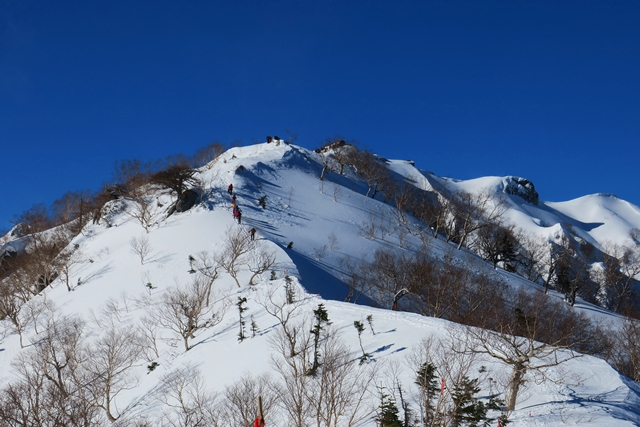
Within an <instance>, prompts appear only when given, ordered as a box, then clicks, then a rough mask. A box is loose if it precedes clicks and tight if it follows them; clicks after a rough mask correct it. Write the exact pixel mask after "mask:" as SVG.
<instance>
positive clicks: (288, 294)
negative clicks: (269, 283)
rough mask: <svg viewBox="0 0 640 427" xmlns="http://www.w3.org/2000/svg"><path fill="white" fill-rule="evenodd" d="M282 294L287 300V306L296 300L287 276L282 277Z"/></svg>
mask: <svg viewBox="0 0 640 427" xmlns="http://www.w3.org/2000/svg"><path fill="white" fill-rule="evenodd" d="M284 293H285V297H286V299H287V304H293V303H294V302H295V300H296V294H295V290H294V289H293V279H291V277H289V276H284Z"/></svg>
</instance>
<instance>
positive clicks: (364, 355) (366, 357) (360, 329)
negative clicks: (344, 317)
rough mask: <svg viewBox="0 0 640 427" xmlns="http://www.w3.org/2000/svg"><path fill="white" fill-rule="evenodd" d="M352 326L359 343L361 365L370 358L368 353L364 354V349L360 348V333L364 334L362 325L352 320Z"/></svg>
mask: <svg viewBox="0 0 640 427" xmlns="http://www.w3.org/2000/svg"><path fill="white" fill-rule="evenodd" d="M353 326H354V327H355V328H356V331H358V341H359V342H360V349H361V350H362V357H360V364H361V365H362V364H363V363H364V362H366V361H367V360H369V358H370V357H371V355H370V354H369V353H365V351H364V347H362V333H363V332H364V324H363V323H362V322H360V321H358V320H354V321H353Z"/></svg>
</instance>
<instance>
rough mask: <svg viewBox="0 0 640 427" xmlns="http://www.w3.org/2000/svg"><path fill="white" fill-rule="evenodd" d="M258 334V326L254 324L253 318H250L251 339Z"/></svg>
mask: <svg viewBox="0 0 640 427" xmlns="http://www.w3.org/2000/svg"><path fill="white" fill-rule="evenodd" d="M258 332H260V329H258V324H257V323H256V321H255V319H254V318H253V316H251V338H255V336H256V335H257V334H258Z"/></svg>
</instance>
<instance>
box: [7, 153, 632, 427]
mask: <svg viewBox="0 0 640 427" xmlns="http://www.w3.org/2000/svg"><path fill="white" fill-rule="evenodd" d="M320 156H321V155H320V154H318V153H315V152H313V151H309V150H306V149H304V148H301V147H298V146H294V145H286V144H280V145H276V144H266V143H265V144H257V145H252V146H248V147H238V148H232V149H229V150H228V151H226V152H225V153H224V154H223V155H222V156H221V157H219V158H218V159H217V160H215V161H214V162H212V163H211V164H209V165H207V166H206V167H204V168H202V169H201V170H200V172H199V178H200V180H201V181H202V182H203V183H204V184H203V188H202V194H201V201H200V203H198V204H197V205H196V206H195V207H194V208H192V209H190V210H189V211H187V212H184V213H175V214H173V215H171V216H169V217H167V216H166V209H167V208H168V207H169V205H170V203H171V201H172V198H171V196H170V195H169V194H168V193H166V192H165V193H158V195H157V201H158V202H159V203H160V204H161V205H162V206H161V207H157V209H156V213H155V215H154V223H153V225H152V226H151V228H150V231H149V233H146V232H145V230H144V228H143V227H142V226H141V224H140V222H139V221H138V220H136V218H134V217H133V216H132V215H131V211H132V210H133V209H134V207H133V206H132V205H130V204H127V203H126V202H123V201H115V202H111V203H113V204H114V210H113V212H112V213H111V214H109V215H108V218H106V219H108V222H109V224H110V226H108V225H107V222H106V220H105V219H104V218H103V219H102V220H101V221H100V222H99V223H97V224H92V223H89V224H88V225H87V226H86V227H85V228H84V230H83V233H82V234H81V235H79V236H77V237H76V238H75V239H74V240H73V241H72V243H71V245H78V252H79V253H81V254H82V256H81V259H80V260H79V261H78V262H77V263H76V264H74V265H73V266H72V268H71V270H70V284H71V286H72V287H73V291H71V292H69V291H68V290H67V287H66V285H65V283H64V281H63V280H62V278H58V279H56V280H55V281H54V282H53V283H52V285H51V286H50V287H48V288H46V289H45V291H43V292H42V293H41V294H40V295H38V296H36V297H35V298H34V300H39V301H37V302H44V301H46V302H48V303H50V304H53V305H54V306H55V307H56V309H57V316H63V315H67V316H79V318H81V319H82V320H83V322H84V324H85V325H84V332H83V339H84V340H86V342H87V343H91V342H93V341H94V340H96V339H97V338H98V337H100V336H101V334H103V333H104V332H105V331H106V330H107V329H108V327H109V326H108V325H111V326H113V325H115V327H116V328H117V329H119V330H134V329H135V328H136V327H138V326H139V325H140V324H141V320H142V319H143V318H145V317H148V316H149V313H150V312H153V311H154V310H156V311H157V310H158V307H160V303H161V302H162V301H163V298H164V296H165V295H166V294H167V292H169V291H170V290H172V289H179V288H186V287H188V286H189V285H190V284H191V283H193V282H194V279H195V277H196V276H197V274H194V273H193V271H192V263H193V259H195V260H199V259H200V257H201V256H204V257H207V256H209V257H213V256H214V255H215V254H216V253H219V251H220V250H221V249H222V248H223V246H224V244H223V242H224V241H225V238H226V236H228V234H229V233H232V232H236V231H238V230H239V231H241V233H248V232H249V230H250V229H251V228H255V229H256V230H257V233H256V242H257V244H258V245H259V247H260V248H262V249H264V250H266V251H267V252H269V253H271V254H273V255H275V263H274V264H273V266H272V267H271V268H269V269H268V271H265V272H264V273H261V274H259V275H258V276H257V277H256V279H254V281H255V284H254V285H249V284H248V282H249V279H250V277H251V276H252V273H251V272H250V271H249V270H248V269H247V268H246V266H242V267H241V268H240V271H239V273H238V281H239V282H240V284H241V286H240V287H238V286H237V285H236V281H235V280H234V278H233V277H231V276H230V275H229V274H228V273H226V272H221V273H220V274H219V277H218V278H217V279H216V280H215V282H214V285H213V286H214V288H215V290H216V292H214V294H213V296H214V300H213V304H214V305H215V304H217V305H216V307H217V308H216V310H217V313H218V314H220V315H223V316H222V317H221V318H220V319H216V322H217V324H215V325H214V326H212V327H210V328H202V329H197V330H196V332H195V333H194V334H193V336H192V337H190V344H191V348H190V349H189V351H185V348H184V346H183V343H182V339H180V338H179V337H178V338H176V337H175V334H172V333H171V331H170V330H169V329H167V328H165V327H162V326H159V325H156V326H157V329H156V330H155V333H156V334H157V340H156V345H157V354H155V355H152V357H149V358H148V359H147V358H145V357H142V356H141V357H139V359H138V360H137V361H136V362H135V363H134V364H133V366H132V367H131V369H129V370H128V371H127V374H126V377H127V380H128V381H130V382H129V383H128V385H127V387H124V388H123V389H122V391H121V392H120V393H119V394H118V395H117V396H116V397H115V399H114V401H113V404H112V411H113V413H114V414H116V415H117V416H119V419H118V420H117V421H116V424H115V425H122V426H127V425H136V423H137V422H141V421H143V420H147V421H149V422H151V424H150V425H161V424H160V423H159V421H158V419H160V418H162V417H163V416H165V415H163V414H166V413H167V411H168V410H169V409H170V406H169V404H168V398H166V397H162V396H163V393H164V392H166V391H167V388H168V386H167V384H168V383H169V379H170V378H172V376H175V375H178V376H179V375H183V376H185V375H186V376H187V378H190V379H191V382H192V383H194V384H195V382H196V378H198V375H201V379H202V384H203V385H204V388H205V389H206V390H208V391H212V392H218V393H219V395H218V398H217V401H218V402H221V401H222V399H223V394H224V392H225V389H226V388H228V387H230V386H233V385H234V384H235V383H237V382H238V381H239V380H240V379H241V378H243V377H247V376H249V375H250V376H252V377H254V378H255V377H258V376H260V375H262V374H264V373H268V374H269V375H270V377H271V378H272V380H273V381H280V380H282V378H281V375H280V374H279V373H278V372H277V370H276V369H275V367H274V364H275V361H276V360H278V359H279V358H281V355H280V354H278V352H277V351H276V350H275V349H274V342H276V341H277V336H278V330H279V329H281V326H280V323H279V322H278V320H277V319H276V318H275V317H274V316H272V315H271V314H269V313H268V312H267V308H268V307H271V308H273V303H270V298H271V301H275V302H280V303H281V302H283V301H284V300H285V298H286V295H285V287H286V286H291V287H292V289H293V291H294V294H295V301H296V303H295V304H292V305H289V306H287V307H289V308H286V307H285V309H289V310H290V309H291V308H293V307H295V310H296V311H295V316H294V319H293V320H292V324H295V323H296V322H304V321H307V322H309V323H308V324H309V325H311V322H312V321H313V317H314V313H313V310H316V309H317V308H318V305H319V304H323V305H324V307H325V308H326V311H327V313H328V317H329V319H330V321H331V325H328V326H327V328H328V329H331V330H333V331H335V333H336V335H337V336H338V337H339V339H340V342H341V343H342V345H344V346H346V349H347V350H346V353H348V356H349V359H350V360H352V361H353V367H352V370H353V371H357V370H361V371H362V372H365V371H367V370H377V375H378V377H376V380H375V381H374V384H375V385H378V386H382V387H385V390H386V393H388V394H390V395H394V396H396V398H397V399H398V398H399V397H398V396H397V394H398V387H397V385H398V384H401V386H402V389H403V391H405V392H406V394H405V396H404V398H405V399H407V401H408V403H409V405H410V406H411V407H412V408H413V409H414V410H415V411H417V410H418V408H419V404H420V402H419V398H418V393H417V386H416V385H415V378H416V374H415V367H416V365H415V360H416V357H417V356H416V355H418V354H419V353H420V351H424V346H425V344H424V341H423V340H425V339H431V340H435V339H442V340H445V342H444V344H441V345H445V346H446V340H447V339H449V336H450V334H456V333H459V332H456V325H455V324H453V323H451V322H448V321H445V320H442V319H436V318H429V317H424V316H420V315H418V314H413V313H408V312H402V311H391V310H390V309H389V308H390V307H388V306H382V307H380V306H378V304H376V303H375V302H374V301H373V300H371V299H369V298H367V297H365V296H363V297H362V298H360V299H359V300H358V301H357V303H355V304H354V303H353V302H345V299H347V296H348V292H349V289H348V287H347V285H346V284H345V281H346V280H347V276H348V273H349V267H348V265H349V261H350V262H352V263H354V262H358V261H361V260H371V256H372V254H373V253H374V252H375V251H376V249H378V248H380V247H388V248H397V249H398V250H402V251H416V250H420V248H421V244H420V241H419V239H418V238H417V237H415V236H412V235H401V233H399V232H398V228H397V217H396V214H395V212H394V208H393V207H392V206H390V205H388V204H385V203H383V202H381V201H380V200H378V198H376V199H372V198H370V197H369V198H367V197H365V193H366V192H367V185H366V184H365V183H363V182H362V181H360V180H358V179H356V178H355V177H354V176H352V175H349V174H346V175H344V176H343V175H338V174H337V173H334V172H329V173H327V174H326V176H325V179H324V180H323V181H320V180H319V179H318V177H319V175H320V172H321V169H322V161H321V159H320ZM388 165H389V168H390V169H391V170H392V171H393V172H394V173H395V174H396V175H397V176H400V177H404V178H406V179H408V180H410V181H411V182H413V183H414V185H416V186H417V187H419V188H421V189H430V188H436V187H439V188H442V187H446V188H447V189H448V190H449V191H455V190H465V191H479V190H481V189H489V190H491V191H492V192H502V190H503V182H504V178H501V177H485V178H479V179H476V180H469V181H455V180H451V179H443V178H439V177H436V176H434V175H432V174H430V173H428V172H425V171H422V170H420V169H418V168H417V167H415V166H414V165H413V164H412V163H411V162H408V161H399V160H390V161H389V163H388ZM230 183H232V184H233V186H234V189H235V193H236V194H237V205H238V207H239V208H240V209H241V211H242V214H243V215H242V224H237V222H236V221H235V220H234V218H233V216H232V213H231V200H230V197H229V194H228V193H227V186H228V185H229V184H230ZM262 196H266V200H265V203H266V208H262V207H260V206H259V205H258V199H259V198H260V197H262ZM505 197H506V199H507V204H508V207H509V209H508V212H507V214H506V216H507V218H508V220H509V221H510V222H512V223H514V224H516V225H517V226H518V227H520V228H522V229H523V230H525V231H527V232H529V233H534V234H536V235H539V236H541V237H544V238H547V239H553V238H554V237H553V236H554V235H555V234H557V233H558V231H559V230H560V229H561V228H562V227H567V225H570V226H571V227H572V228H573V230H574V231H576V234H577V235H579V236H580V237H582V238H584V239H585V240H587V241H589V242H591V243H592V244H594V245H595V246H596V247H602V245H605V244H607V243H612V242H618V243H624V242H625V241H626V239H628V235H629V231H630V230H631V229H633V228H640V208H638V207H637V206H634V205H632V204H630V203H628V202H625V201H623V200H620V199H618V198H616V197H615V196H611V195H604V194H596V195H590V196H585V197H581V198H579V199H575V200H571V201H568V202H562V203H549V202H544V201H540V202H539V203H538V205H537V206H534V205H532V204H530V203H526V202H524V201H523V200H522V199H521V198H519V197H518V196H513V195H511V196H510V195H505ZM371 224H375V225H376V227H377V231H376V232H375V233H374V237H373V238H368V237H367V228H368V227H370V226H371ZM136 239H137V240H138V242H143V241H144V242H146V244H147V247H148V250H147V251H146V253H145V254H144V256H142V255H141V254H140V253H136V251H135V250H133V249H132V242H133V241H134V240H136ZM13 243H14V245H17V244H18V242H13ZM290 243H291V244H290ZM6 245H11V242H9V243H7V244H6ZM6 245H5V246H6ZM288 245H289V246H290V248H287V246H288ZM452 248H453V249H455V245H453V246H452V244H450V243H445V242H444V241H442V240H434V241H433V242H432V246H431V250H432V251H434V253H439V254H444V253H448V252H450V251H451V249H452ZM138 252H139V251H138ZM454 253H455V254H456V257H457V258H458V259H459V262H462V263H466V264H467V265H469V266H470V267H471V268H476V269H485V270H487V271H488V274H494V275H496V276H499V277H500V278H501V279H502V280H504V281H505V282H506V283H507V284H509V285H510V286H523V287H528V288H530V289H531V290H532V291H536V292H537V291H539V289H540V286H539V285H537V284H533V283H531V282H529V281H527V280H525V279H524V278H522V277H519V276H517V275H515V274H512V273H508V272H505V271H503V270H501V269H498V270H496V271H494V270H493V269H492V268H491V266H490V265H489V264H487V263H486V262H485V261H483V260H481V259H480V258H478V257H477V256H476V255H474V254H472V253H471V252H468V251H466V250H464V249H463V250H460V251H455V252H454ZM142 258H144V259H142ZM190 258H191V261H190ZM286 277H288V278H290V281H289V284H288V283H287V280H286ZM239 298H246V303H245V307H246V311H244V312H243V314H242V315H243V317H244V319H245V327H244V331H245V334H246V338H245V339H244V340H242V341H241V342H240V341H239V339H238V333H239V331H240V322H239V311H238V307H237V306H236V304H237V302H238V300H239ZM551 298H557V299H561V296H560V295H557V294H554V293H551ZM31 303H36V302H34V301H32V302H31ZM270 304H271V305H270ZM575 309H576V310H584V311H586V312H587V313H589V315H590V316H592V318H594V319H599V320H601V321H603V322H608V323H610V324H616V323H617V322H619V321H620V319H619V317H618V316H615V315H612V314H611V313H609V312H607V311H605V310H603V309H601V308H599V307H595V306H592V305H590V304H588V303H586V302H584V301H581V300H578V302H577V304H576V307H575ZM368 318H369V319H370V320H367V319H368ZM305 319H306V320H305ZM354 321H359V322H362V324H363V325H364V326H365V330H364V332H363V333H362V334H361V335H360V339H361V341H360V339H359V334H358V332H357V330H356V328H355V327H354ZM38 322H39V323H38V328H39V329H38V333H36V330H35V328H34V325H33V324H31V325H30V326H29V328H28V329H27V330H26V331H25V332H24V334H23V335H24V348H21V347H20V343H19V336H18V334H17V333H15V332H13V331H11V328H10V327H9V321H8V320H6V319H5V320H4V321H3V324H5V326H7V328H8V329H7V330H8V332H7V333H6V334H5V336H4V338H2V340H0V367H1V368H0V385H2V386H4V385H6V384H8V383H9V382H10V381H12V379H14V378H16V375H17V374H18V372H17V371H16V369H15V367H14V366H15V365H12V363H13V362H14V361H15V360H17V358H18V357H19V356H20V355H21V354H25V352H28V351H29V350H30V348H32V347H33V345H34V343H36V342H37V341H38V340H39V339H40V338H41V337H42V335H43V334H44V332H43V328H44V326H45V324H46V316H44V315H43V316H42V318H40V320H39V321H38ZM251 323H253V325H254V328H253V329H254V330H253V331H252V328H251ZM371 327H373V330H372V329H371ZM253 335H255V336H253ZM360 342H361V344H362V349H361V348H360ZM421 349H422V350H421ZM445 350H446V349H445ZM363 351H364V352H365V353H367V354H368V355H369V359H368V360H367V361H366V362H365V363H362V364H359V363H358V360H359V359H360V357H361V356H362V354H363ZM152 362H155V363H156V364H157V365H156V367H155V369H153V370H151V369H149V366H150V364H151V363H152ZM473 366H474V368H473V370H472V372H471V373H470V375H473V376H475V375H479V376H481V377H482V378H483V379H484V380H483V382H482V391H481V393H480V395H481V396H489V394H492V393H494V392H497V393H500V392H501V391H503V390H504V389H500V386H499V383H500V381H504V379H505V378H506V377H508V374H509V371H510V369H509V367H507V366H504V365H501V364H499V363H498V362H497V361H496V360H489V359H486V358H484V359H483V358H482V357H479V358H478V359H477V360H475V361H474V362H473ZM481 366H483V367H485V369H486V372H485V373H484V374H478V369H480V367H481ZM196 372H199V374H196ZM439 378H440V377H439ZM439 381H440V380H439ZM375 385H373V386H372V387H370V391H368V392H367V393H366V395H365V397H364V400H365V404H366V405H368V406H371V407H375V406H378V405H379V402H380V395H379V393H378V390H377V389H376V387H375ZM447 392H448V391H447ZM502 398H504V396H502ZM365 412H366V411H365ZM271 413H272V415H271V418H270V415H269V413H267V414H266V421H267V426H281V427H285V426H287V425H289V424H287V423H286V422H285V421H284V418H285V417H284V411H283V409H282V408H281V409H278V410H276V409H273V410H272V412H271ZM490 414H491V415H492V416H493V417H496V416H498V415H499V412H498V411H492V412H491V411H490ZM166 416H167V417H168V415H166ZM374 416H375V413H367V415H366V416H365V417H364V418H363V419H362V420H361V421H359V422H358V423H357V424H356V425H358V426H361V427H365V426H375V425H376V422H375V421H374ZM509 419H510V421H511V423H510V425H512V426H525V427H526V426H531V427H533V426H566V425H589V426H594V427H611V426H616V427H617V426H621V427H622V426H638V425H640V386H639V385H638V384H637V383H634V382H633V381H631V380H629V379H628V378H626V377H623V376H621V375H620V374H618V373H617V372H616V371H615V370H614V369H613V368H611V367H610V366H609V365H608V364H607V363H606V362H605V361H602V360H600V359H597V358H595V357H591V356H582V357H578V358H575V359H571V360H570V361H568V362H566V363H564V364H562V365H559V366H557V367H553V368H551V369H549V370H548V372H547V373H546V374H545V376H540V375H531V377H530V378H527V382H526V384H525V386H524V390H523V391H522V393H521V395H520V397H519V399H518V403H517V406H516V410H515V411H513V412H512V413H511V414H510V417H509ZM154 423H157V424H154ZM338 425H340V424H338ZM344 425H347V424H344ZM491 425H497V421H492V423H491Z"/></svg>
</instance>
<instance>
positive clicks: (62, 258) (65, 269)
mask: <svg viewBox="0 0 640 427" xmlns="http://www.w3.org/2000/svg"><path fill="white" fill-rule="evenodd" d="M58 258H59V265H60V267H59V269H58V271H59V272H60V276H61V277H62V280H64V282H65V284H66V285H67V291H69V292H71V291H72V290H73V288H72V287H71V269H72V268H73V266H75V265H77V264H80V263H81V262H84V250H83V248H82V246H80V245H79V244H75V245H69V246H67V247H66V248H65V249H64V250H63V251H62V252H61V253H60V255H58Z"/></svg>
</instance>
